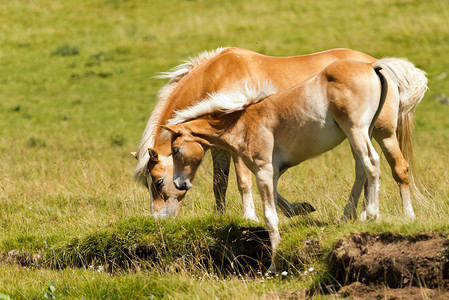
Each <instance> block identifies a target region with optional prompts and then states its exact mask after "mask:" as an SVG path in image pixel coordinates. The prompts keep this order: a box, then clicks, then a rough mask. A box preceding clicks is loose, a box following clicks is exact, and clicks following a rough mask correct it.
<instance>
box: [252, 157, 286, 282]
mask: <svg viewBox="0 0 449 300" xmlns="http://www.w3.org/2000/svg"><path fill="white" fill-rule="evenodd" d="M256 182H257V187H258V189H259V192H260V197H261V199H262V202H263V215H264V219H265V226H266V228H267V230H268V233H269V235H270V242H271V249H272V257H271V265H270V268H269V269H268V271H269V272H273V273H274V272H276V249H277V246H278V245H279V242H280V241H281V236H280V234H279V227H278V226H279V225H278V224H279V218H278V215H277V212H276V201H275V192H274V190H275V188H274V182H275V178H274V171H273V166H272V165H271V164H270V165H265V166H263V167H262V168H260V169H259V170H258V171H257V172H256Z"/></svg>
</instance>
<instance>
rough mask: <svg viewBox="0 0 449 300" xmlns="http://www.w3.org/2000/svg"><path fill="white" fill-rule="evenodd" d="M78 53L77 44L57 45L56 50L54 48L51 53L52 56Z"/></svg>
mask: <svg viewBox="0 0 449 300" xmlns="http://www.w3.org/2000/svg"><path fill="white" fill-rule="evenodd" d="M79 53H80V47H79V46H71V45H68V44H65V45H62V46H59V47H58V48H57V49H56V50H54V51H53V52H52V53H51V55H53V56H74V55H78V54H79Z"/></svg>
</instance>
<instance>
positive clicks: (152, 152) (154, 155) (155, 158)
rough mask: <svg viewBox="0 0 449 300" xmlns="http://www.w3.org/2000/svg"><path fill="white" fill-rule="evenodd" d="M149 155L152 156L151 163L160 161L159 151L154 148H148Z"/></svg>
mask: <svg viewBox="0 0 449 300" xmlns="http://www.w3.org/2000/svg"><path fill="white" fill-rule="evenodd" d="M148 154H149V155H150V162H152V163H157V162H158V161H159V156H158V154H157V151H156V150H154V149H153V148H148Z"/></svg>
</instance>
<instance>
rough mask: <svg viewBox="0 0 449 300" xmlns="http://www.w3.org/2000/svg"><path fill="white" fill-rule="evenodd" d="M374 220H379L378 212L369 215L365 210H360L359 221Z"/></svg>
mask: <svg viewBox="0 0 449 300" xmlns="http://www.w3.org/2000/svg"><path fill="white" fill-rule="evenodd" d="M376 220H380V214H376V215H374V216H370V215H369V214H367V213H366V210H365V211H362V213H361V214H360V221H362V222H370V221H376Z"/></svg>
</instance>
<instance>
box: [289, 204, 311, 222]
mask: <svg viewBox="0 0 449 300" xmlns="http://www.w3.org/2000/svg"><path fill="white" fill-rule="evenodd" d="M314 211H316V209H315V207H313V206H312V205H311V204H310V203H308V202H299V203H298V202H295V203H292V204H291V206H290V208H289V211H288V212H287V213H286V216H287V217H289V218H291V217H294V216H300V215H307V214H310V213H312V212H314Z"/></svg>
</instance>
